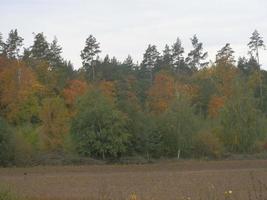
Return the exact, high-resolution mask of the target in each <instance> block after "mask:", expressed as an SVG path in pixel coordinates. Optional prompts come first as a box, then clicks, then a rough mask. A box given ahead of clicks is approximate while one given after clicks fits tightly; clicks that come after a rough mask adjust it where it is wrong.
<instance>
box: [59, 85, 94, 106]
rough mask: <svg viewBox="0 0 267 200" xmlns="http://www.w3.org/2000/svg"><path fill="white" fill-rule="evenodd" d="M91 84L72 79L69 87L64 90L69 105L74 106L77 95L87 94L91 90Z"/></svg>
mask: <svg viewBox="0 0 267 200" xmlns="http://www.w3.org/2000/svg"><path fill="white" fill-rule="evenodd" d="M89 88H90V87H89V86H88V85H87V83H86V82H85V81H80V80H71V81H70V82H69V84H68V87H67V88H65V89H64V90H63V96H64V99H65V101H66V104H67V105H68V106H73V105H74V103H75V101H76V99H77V97H79V96H82V95H83V94H85V92H86V91H87V90H89Z"/></svg>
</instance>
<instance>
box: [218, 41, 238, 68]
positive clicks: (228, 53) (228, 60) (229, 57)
mask: <svg viewBox="0 0 267 200" xmlns="http://www.w3.org/2000/svg"><path fill="white" fill-rule="evenodd" d="M233 54H234V50H233V49H232V48H231V46H230V44H229V43H227V44H226V45H225V46H224V47H223V48H222V49H221V50H219V51H218V53H217V55H216V63H217V64H234V63H235V58H234V56H233Z"/></svg>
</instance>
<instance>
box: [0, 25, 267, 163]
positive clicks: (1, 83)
mask: <svg viewBox="0 0 267 200" xmlns="http://www.w3.org/2000/svg"><path fill="white" fill-rule="evenodd" d="M33 37H34V38H33V44H32V45H31V46H29V47H25V46H24V44H23V40H24V39H23V38H22V37H21V36H20V35H19V33H18V31H17V30H16V29H14V30H11V31H10V32H9V34H8V35H7V36H6V37H5V38H4V36H3V35H2V34H1V33H0V165H2V166H12V165H31V164H33V163H36V162H37V163H38V162H42V161H40V160H42V159H46V158H47V157H49V156H51V155H60V156H61V157H64V158H68V157H69V158H71V159H73V160H74V158H73V157H75V158H76V159H77V160H79V159H80V160H81V159H82V158H92V159H96V160H120V159H122V158H133V157H142V158H144V159H147V160H150V159H160V158H175V159H176V158H177V159H180V158H181V159H191V158H193V159H194V158H196V159H198V158H211V159H219V158H223V157H224V156H227V155H230V154H254V153H262V152H264V151H267V127H266V126H267V118H266V115H267V72H266V71H265V70H264V68H263V67H264V66H262V65H261V63H260V58H261V54H260V52H261V51H260V50H264V49H265V45H264V41H263V38H262V36H261V35H260V33H259V32H258V31H257V30H255V31H254V32H253V33H252V34H251V35H250V36H248V40H247V42H248V43H247V51H248V54H247V55H244V57H239V58H235V57H234V50H233V49H232V47H231V45H230V44H229V43H226V44H225V46H223V47H222V48H221V49H219V50H218V51H217V55H216V59H215V60H214V61H207V56H208V52H206V51H205V48H204V45H203V43H201V42H200V41H199V39H198V37H197V36H196V35H193V37H192V38H190V40H191V43H192V49H191V50H188V52H189V53H188V54H186V53H185V49H184V48H183V45H182V42H181V40H180V39H179V37H178V38H177V39H176V40H175V41H174V43H173V44H166V46H165V48H164V49H163V50H162V51H161V50H160V51H159V50H158V49H157V47H156V46H155V45H153V44H151V45H149V46H148V47H147V49H146V51H145V52H144V54H143V60H142V62H140V64H138V63H135V62H134V61H133V59H132V58H131V56H130V55H129V56H128V57H127V58H126V59H125V60H124V61H119V60H117V59H116V57H112V56H109V55H106V56H105V57H103V58H101V57H100V56H99V54H100V53H101V47H100V43H99V42H98V41H97V39H96V38H95V37H94V36H93V35H89V37H88V38H87V39H86V40H85V43H84V48H83V49H81V53H80V56H81V59H82V67H81V68H79V69H75V68H74V66H73V65H72V63H71V62H70V61H68V60H66V59H65V58H63V57H62V47H61V46H60V44H59V42H58V40H57V38H55V39H54V40H53V41H47V39H46V36H45V34H44V33H37V34H34V35H33ZM73 162H74V161H73Z"/></svg>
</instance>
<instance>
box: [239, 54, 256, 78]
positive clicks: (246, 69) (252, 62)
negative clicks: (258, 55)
mask: <svg viewBox="0 0 267 200" xmlns="http://www.w3.org/2000/svg"><path fill="white" fill-rule="evenodd" d="M237 68H238V69H239V70H240V71H241V72H242V73H244V74H245V75H250V74H252V73H253V72H256V71H258V70H259V68H260V66H259V65H258V63H257V61H256V59H255V58H254V56H251V57H250V58H249V60H248V59H246V58H245V57H239V59H238V63H237Z"/></svg>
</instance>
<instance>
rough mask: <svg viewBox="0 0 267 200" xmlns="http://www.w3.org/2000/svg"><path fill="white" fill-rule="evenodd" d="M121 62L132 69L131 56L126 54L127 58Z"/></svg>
mask: <svg viewBox="0 0 267 200" xmlns="http://www.w3.org/2000/svg"><path fill="white" fill-rule="evenodd" d="M123 64H124V65H126V66H127V67H130V68H131V69H132V68H133V67H134V63H133V58H132V57H131V56H130V55H128V56H127V58H126V59H125V60H124V61H123Z"/></svg>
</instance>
